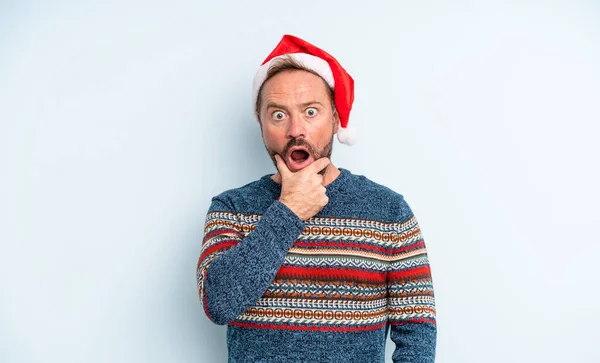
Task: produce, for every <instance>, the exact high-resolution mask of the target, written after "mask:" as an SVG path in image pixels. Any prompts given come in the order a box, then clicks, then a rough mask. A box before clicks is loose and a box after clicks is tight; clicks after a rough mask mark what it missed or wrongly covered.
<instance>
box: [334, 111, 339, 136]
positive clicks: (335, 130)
mask: <svg viewBox="0 0 600 363" xmlns="http://www.w3.org/2000/svg"><path fill="white" fill-rule="evenodd" d="M339 127H340V117H339V116H338V113H337V111H334V113H333V133H334V134H337V132H338V129H339Z"/></svg>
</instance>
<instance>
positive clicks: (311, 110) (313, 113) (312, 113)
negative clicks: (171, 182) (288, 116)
mask: <svg viewBox="0 0 600 363" xmlns="http://www.w3.org/2000/svg"><path fill="white" fill-rule="evenodd" d="M304 112H306V115H307V116H308V117H314V116H316V115H317V112H318V111H317V109H316V108H314V107H309V108H307V109H306V111H304Z"/></svg>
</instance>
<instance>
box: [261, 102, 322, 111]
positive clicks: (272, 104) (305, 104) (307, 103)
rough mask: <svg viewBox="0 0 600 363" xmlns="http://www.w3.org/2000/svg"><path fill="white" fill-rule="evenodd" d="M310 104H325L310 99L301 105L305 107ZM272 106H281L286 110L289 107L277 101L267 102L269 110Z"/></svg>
mask: <svg viewBox="0 0 600 363" xmlns="http://www.w3.org/2000/svg"><path fill="white" fill-rule="evenodd" d="M310 105H319V106H323V104H322V103H321V102H319V101H309V102H304V103H301V104H300V107H302V108H304V107H308V106H310ZM270 108H281V109H284V110H286V109H287V107H285V106H283V105H280V104H277V103H275V102H268V103H267V110H268V109H270Z"/></svg>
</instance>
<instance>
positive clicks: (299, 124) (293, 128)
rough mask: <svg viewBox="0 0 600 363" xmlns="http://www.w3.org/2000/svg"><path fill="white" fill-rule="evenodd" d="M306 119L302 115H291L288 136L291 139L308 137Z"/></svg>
mask: <svg viewBox="0 0 600 363" xmlns="http://www.w3.org/2000/svg"><path fill="white" fill-rule="evenodd" d="M305 126H306V125H305V123H304V120H303V119H302V116H301V115H298V114H296V113H294V114H293V115H291V117H290V124H289V127H288V137H289V138H290V139H293V138H297V137H306V127H305Z"/></svg>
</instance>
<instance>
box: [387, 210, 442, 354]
mask: <svg viewBox="0 0 600 363" xmlns="http://www.w3.org/2000/svg"><path fill="white" fill-rule="evenodd" d="M401 209H402V210H403V213H402V215H403V217H402V218H401V223H399V224H398V231H397V233H398V241H397V243H398V245H397V246H396V247H395V248H394V251H395V252H394V255H393V258H392V262H391V263H390V267H389V271H388V276H387V290H388V306H389V322H390V338H391V339H392V341H393V342H394V343H395V344H396V348H395V350H394V353H393V355H392V360H393V361H394V363H400V362H403V363H404V362H411V363H413V362H414V363H417V362H418V363H433V362H434V361H435V348H436V335H437V327H436V318H435V301H434V294H433V283H432V279H431V270H430V267H429V260H428V258H427V250H426V248H425V241H424V240H423V236H422V234H421V229H420V228H419V225H418V223H417V220H416V218H415V216H414V215H413V213H412V211H411V210H410V207H409V206H408V204H406V202H405V201H404V200H402V208H401Z"/></svg>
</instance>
